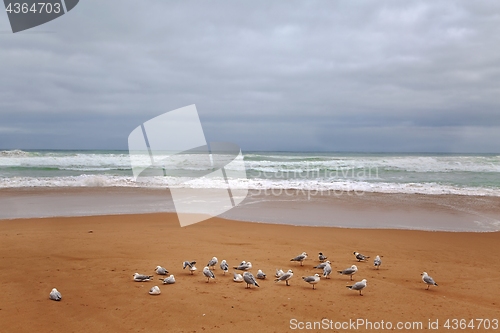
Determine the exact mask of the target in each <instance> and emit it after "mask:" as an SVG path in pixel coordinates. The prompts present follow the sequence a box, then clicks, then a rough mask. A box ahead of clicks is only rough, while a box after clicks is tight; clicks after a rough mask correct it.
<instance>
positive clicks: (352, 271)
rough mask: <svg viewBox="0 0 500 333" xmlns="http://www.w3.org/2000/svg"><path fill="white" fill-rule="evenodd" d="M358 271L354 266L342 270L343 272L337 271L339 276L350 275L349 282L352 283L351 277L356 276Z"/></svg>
mask: <svg viewBox="0 0 500 333" xmlns="http://www.w3.org/2000/svg"><path fill="white" fill-rule="evenodd" d="M357 271H358V267H357V266H356V265H352V266H351V267H349V268H346V269H344V270H343V271H337V272H338V273H339V274H341V275H350V276H351V281H352V275H353V274H356V272H357Z"/></svg>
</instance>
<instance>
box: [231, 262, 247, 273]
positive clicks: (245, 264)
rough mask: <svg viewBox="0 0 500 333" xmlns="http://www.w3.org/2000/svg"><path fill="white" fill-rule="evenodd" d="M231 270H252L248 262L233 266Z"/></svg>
mask: <svg viewBox="0 0 500 333" xmlns="http://www.w3.org/2000/svg"><path fill="white" fill-rule="evenodd" d="M233 268H234V269H237V270H240V271H248V270H249V269H252V263H251V262H250V261H249V262H246V261H242V262H241V263H240V264H239V265H238V266H233Z"/></svg>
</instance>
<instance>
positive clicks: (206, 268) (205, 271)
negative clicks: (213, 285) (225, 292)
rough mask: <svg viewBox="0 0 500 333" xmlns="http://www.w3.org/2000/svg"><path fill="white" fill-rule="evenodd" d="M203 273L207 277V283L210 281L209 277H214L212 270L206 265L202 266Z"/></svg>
mask: <svg viewBox="0 0 500 333" xmlns="http://www.w3.org/2000/svg"><path fill="white" fill-rule="evenodd" d="M203 275H205V277H206V278H207V283H208V282H210V279H215V274H214V272H212V271H211V270H210V268H208V266H205V267H204V268H203Z"/></svg>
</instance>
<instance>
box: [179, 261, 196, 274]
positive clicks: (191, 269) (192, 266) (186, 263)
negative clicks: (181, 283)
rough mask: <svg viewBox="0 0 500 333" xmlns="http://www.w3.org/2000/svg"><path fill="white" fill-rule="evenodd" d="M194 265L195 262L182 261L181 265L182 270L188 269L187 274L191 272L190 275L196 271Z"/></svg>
mask: <svg viewBox="0 0 500 333" xmlns="http://www.w3.org/2000/svg"><path fill="white" fill-rule="evenodd" d="M195 264H196V261H184V262H183V263H182V269H185V268H186V267H189V272H191V274H193V273H194V271H196V269H197V268H196V267H195V266H194V265H195Z"/></svg>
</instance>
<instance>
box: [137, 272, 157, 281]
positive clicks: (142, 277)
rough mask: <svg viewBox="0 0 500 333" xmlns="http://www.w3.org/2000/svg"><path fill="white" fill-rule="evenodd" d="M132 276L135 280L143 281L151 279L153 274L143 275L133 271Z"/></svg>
mask: <svg viewBox="0 0 500 333" xmlns="http://www.w3.org/2000/svg"><path fill="white" fill-rule="evenodd" d="M133 277H134V281H135V282H145V281H151V280H152V279H153V275H143V274H139V273H135V274H134V275H133Z"/></svg>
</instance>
